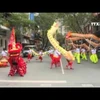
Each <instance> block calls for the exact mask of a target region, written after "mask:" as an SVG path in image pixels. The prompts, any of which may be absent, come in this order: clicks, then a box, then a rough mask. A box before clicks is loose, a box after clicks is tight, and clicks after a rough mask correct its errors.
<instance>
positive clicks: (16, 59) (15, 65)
mask: <svg viewBox="0 0 100 100" xmlns="http://www.w3.org/2000/svg"><path fill="white" fill-rule="evenodd" d="M21 51H22V45H21V44H20V43H16V42H15V30H14V28H13V29H12V32H11V37H10V41H9V44H8V54H9V59H8V61H9V63H10V72H9V74H8V75H10V76H14V75H15V74H16V73H18V74H19V75H20V76H24V75H25V74H26V63H25V61H24V59H23V58H22V57H21V55H20V53H21Z"/></svg>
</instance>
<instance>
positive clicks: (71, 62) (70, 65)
mask: <svg viewBox="0 0 100 100" xmlns="http://www.w3.org/2000/svg"><path fill="white" fill-rule="evenodd" d="M66 60H67V62H68V64H67V65H66V68H68V67H70V69H73V67H72V66H73V61H71V60H68V59H66Z"/></svg>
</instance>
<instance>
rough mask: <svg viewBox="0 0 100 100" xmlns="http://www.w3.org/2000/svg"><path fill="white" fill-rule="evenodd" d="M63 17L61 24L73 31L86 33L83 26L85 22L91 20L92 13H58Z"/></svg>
mask: <svg viewBox="0 0 100 100" xmlns="http://www.w3.org/2000/svg"><path fill="white" fill-rule="evenodd" d="M59 17H60V18H63V24H64V25H65V26H66V28H67V29H68V30H70V31H73V32H81V33H86V32H85V30H84V27H85V25H86V24H87V23H89V22H91V19H92V18H93V14H92V13H62V14H61V15H60V14H59Z"/></svg>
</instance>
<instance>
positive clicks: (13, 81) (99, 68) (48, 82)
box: [0, 56, 100, 87]
mask: <svg viewBox="0 0 100 100" xmlns="http://www.w3.org/2000/svg"><path fill="white" fill-rule="evenodd" d="M35 59H36V58H33V60H32V61H31V62H30V63H28V65H27V74H26V75H25V76H24V77H20V76H18V75H16V76H14V77H8V76H7V75H8V72H9V67H6V68H0V86H1V87H2V86H4V87H6V86H7V87H75V86H77V87H96V86H100V78H99V77H100V61H99V63H98V64H92V63H91V62H90V61H82V62H81V64H77V63H76V62H74V70H70V69H64V73H63V70H62V69H61V67H59V68H55V67H54V68H53V69H50V58H48V56H45V57H44V60H43V62H39V61H36V60H35ZM62 65H63V68H65V65H66V61H65V59H64V58H62Z"/></svg>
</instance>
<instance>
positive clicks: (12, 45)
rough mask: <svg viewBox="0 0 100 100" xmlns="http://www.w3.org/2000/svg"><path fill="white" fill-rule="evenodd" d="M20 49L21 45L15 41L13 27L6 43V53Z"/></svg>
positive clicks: (17, 51) (16, 51)
mask: <svg viewBox="0 0 100 100" xmlns="http://www.w3.org/2000/svg"><path fill="white" fill-rule="evenodd" d="M21 50H22V45H21V44H20V43H16V39H15V29H14V28H13V29H12V31H11V36H10V40H9V44H8V53H10V54H15V53H20V52H21Z"/></svg>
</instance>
